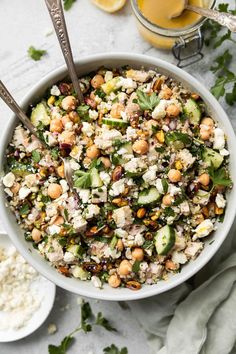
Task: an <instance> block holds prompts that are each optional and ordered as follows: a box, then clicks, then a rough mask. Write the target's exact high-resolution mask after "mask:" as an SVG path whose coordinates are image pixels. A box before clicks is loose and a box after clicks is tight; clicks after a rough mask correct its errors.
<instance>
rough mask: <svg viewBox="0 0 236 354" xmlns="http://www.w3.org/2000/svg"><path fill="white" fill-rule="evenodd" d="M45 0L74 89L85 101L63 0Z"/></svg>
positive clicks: (80, 98)
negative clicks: (74, 59)
mask: <svg viewBox="0 0 236 354" xmlns="http://www.w3.org/2000/svg"><path fill="white" fill-rule="evenodd" d="M45 2H46V5H47V8H48V11H49V14H50V16H51V19H52V23H53V26H54V29H55V31H56V34H57V38H58V41H59V43H60V46H61V50H62V53H63V55H64V58H65V62H66V65H67V68H68V71H69V75H70V78H71V81H72V83H73V87H74V90H75V92H76V94H77V96H78V99H79V101H80V103H82V102H83V101H84V98H83V94H82V91H81V88H80V83H79V79H78V77H77V73H76V69H75V64H74V61H73V56H72V51H71V46H70V41H69V37H68V32H67V28H66V22H65V17H64V13H63V9H62V4H61V0H45Z"/></svg>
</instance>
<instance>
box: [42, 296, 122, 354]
mask: <svg viewBox="0 0 236 354" xmlns="http://www.w3.org/2000/svg"><path fill="white" fill-rule="evenodd" d="M93 326H101V327H103V328H105V329H106V330H107V331H116V329H115V328H114V327H113V326H112V325H111V324H110V321H109V320H108V319H107V318H105V317H103V315H102V313H101V312H98V314H97V316H96V318H95V316H94V314H93V312H92V309H91V306H90V304H89V303H88V302H84V301H83V302H82V304H81V315H80V325H79V326H78V327H77V328H76V329H75V330H74V331H73V332H71V333H70V334H68V335H67V336H66V337H64V338H63V339H62V341H61V343H60V344H59V345H53V344H50V345H49V346H48V353H49V354H66V352H67V350H68V349H69V348H70V346H71V345H72V344H73V342H74V335H75V333H77V332H80V331H83V332H84V333H88V332H91V331H92V329H93ZM109 348H111V350H113V351H106V352H105V351H104V353H108V354H113V353H114V354H128V351H127V349H126V348H123V349H121V351H114V350H115V349H116V347H115V346H114V344H112V345H111V347H108V348H105V349H107V350H108V349H109ZM105 349H104V350H105ZM124 349H126V351H124ZM117 350H118V349H117ZM122 350H123V351H122Z"/></svg>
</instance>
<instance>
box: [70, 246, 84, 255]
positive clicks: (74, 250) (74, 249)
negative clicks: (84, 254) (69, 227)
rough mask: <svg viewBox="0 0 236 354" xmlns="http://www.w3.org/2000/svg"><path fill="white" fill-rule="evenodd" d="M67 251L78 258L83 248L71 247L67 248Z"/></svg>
mask: <svg viewBox="0 0 236 354" xmlns="http://www.w3.org/2000/svg"><path fill="white" fill-rule="evenodd" d="M67 251H68V252H70V253H72V254H73V255H74V256H75V257H78V256H79V255H80V252H81V246H80V245H70V246H69V247H68V248H67Z"/></svg>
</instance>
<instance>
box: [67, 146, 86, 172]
mask: <svg viewBox="0 0 236 354" xmlns="http://www.w3.org/2000/svg"><path fill="white" fill-rule="evenodd" d="M82 152H83V146H82V145H77V146H74V147H73V149H72V150H71V152H70V156H71V157H73V158H74V159H75V160H77V161H79V160H80V157H81V155H82ZM72 161H73V160H71V161H70V163H72ZM73 163H74V162H73ZM71 166H72V165H71ZM71 168H72V167H71Z"/></svg>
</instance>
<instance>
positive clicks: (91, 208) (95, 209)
mask: <svg viewBox="0 0 236 354" xmlns="http://www.w3.org/2000/svg"><path fill="white" fill-rule="evenodd" d="M99 212H100V208H99V206H98V205H94V204H89V205H88V207H87V209H86V210H85V219H91V218H93V217H94V216H96V215H98V214H99Z"/></svg>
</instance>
